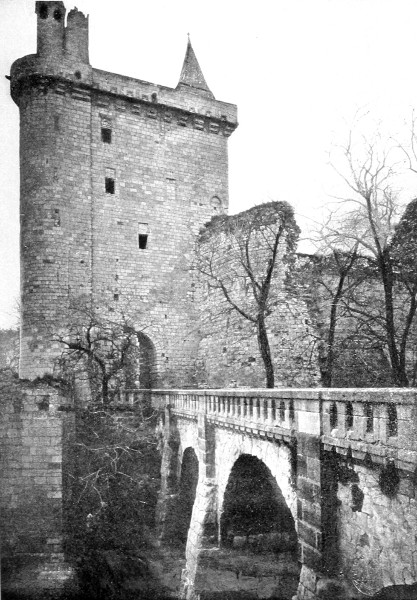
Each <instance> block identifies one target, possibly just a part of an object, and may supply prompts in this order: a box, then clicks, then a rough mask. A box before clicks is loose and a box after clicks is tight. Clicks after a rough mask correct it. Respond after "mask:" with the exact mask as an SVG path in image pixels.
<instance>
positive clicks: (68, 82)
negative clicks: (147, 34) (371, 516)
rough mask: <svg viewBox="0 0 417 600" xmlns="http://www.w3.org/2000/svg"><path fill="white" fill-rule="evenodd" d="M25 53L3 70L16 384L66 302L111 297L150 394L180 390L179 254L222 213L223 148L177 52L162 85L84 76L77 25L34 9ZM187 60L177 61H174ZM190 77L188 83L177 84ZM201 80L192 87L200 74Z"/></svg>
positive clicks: (186, 356)
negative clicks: (12, 162)
mask: <svg viewBox="0 0 417 600" xmlns="http://www.w3.org/2000/svg"><path fill="white" fill-rule="evenodd" d="M36 6H37V14H38V53H37V54H36V55H30V56H26V57H24V58H22V59H19V60H17V61H16V62H15V63H14V64H13V66H12V70H11V92H12V97H13V99H14V100H15V102H16V104H17V105H18V106H19V109H20V115H21V140H20V142H21V143H20V151H21V207H22V209H21V212H22V223H21V246H22V254H21V256H22V258H21V261H22V332H21V362H20V375H21V377H24V378H31V379H33V378H35V377H36V376H42V375H43V374H44V373H45V372H51V371H53V368H54V359H55V358H56V357H57V356H59V354H60V352H61V347H60V346H59V344H58V343H57V342H56V341H54V339H53V338H54V336H56V333H57V332H58V331H59V329H60V327H61V326H63V324H65V321H66V320H67V319H68V320H70V317H71V315H70V314H69V316H68V307H69V305H70V303H71V302H73V301H74V300H75V301H76V302H77V303H78V304H79V303H80V302H81V299H83V300H84V301H86V302H92V303H93V305H94V306H105V307H107V306H108V305H109V304H110V303H113V302H114V303H116V302H119V301H124V302H125V304H129V308H130V311H131V313H132V314H134V321H135V322H134V324H135V325H136V326H138V328H146V334H147V335H148V336H149V338H150V340H151V342H152V344H153V346H154V348H155V354H156V357H155V363H156V364H155V367H156V370H157V372H158V375H159V384H165V385H174V384H175V385H189V382H190V381H192V380H193V378H195V369H194V361H195V355H196V347H197V344H198V339H199V338H198V332H197V327H196V316H197V315H196V312H195V310H194V306H193V294H194V290H193V286H192V281H191V278H190V275H189V268H190V264H189V263H190V260H191V251H192V248H193V244H194V238H195V236H196V234H197V232H198V230H199V228H200V227H201V226H202V225H203V224H204V223H205V222H206V221H207V220H209V219H210V217H211V216H212V215H213V214H216V213H219V212H223V211H225V210H227V207H228V159H227V139H228V137H229V136H230V134H231V133H232V132H233V130H234V129H235V128H236V126H237V119H236V107H235V106H234V105H232V104H227V103H225V102H221V101H218V100H216V99H215V98H214V96H213V94H212V93H211V92H210V90H209V89H208V88H207V86H206V85H201V77H202V75H201V77H197V79H198V81H197V80H196V83H195V85H194V82H193V79H192V74H193V73H197V74H198V73H199V66H198V63H197V61H196V59H195V55H194V53H193V51H192V48H191V46H190V45H189V47H188V48H187V54H186V60H185V62H184V68H183V71H184V73H185V76H184V77H185V79H184V81H182V80H180V82H179V84H178V86H177V88H176V89H170V88H167V87H164V86H158V85H155V84H152V83H148V82H144V81H141V80H136V79H132V78H130V77H124V76H121V75H116V74H113V73H107V72H105V71H101V70H98V69H92V67H91V66H90V65H89V63H88V23H87V19H86V17H84V15H83V14H82V13H80V12H79V11H77V10H73V11H71V12H70V14H69V15H68V22H67V27H66V30H65V27H64V26H63V23H64V20H65V8H64V5H63V3H62V2H48V3H42V2H38V3H37V5H36ZM187 61H189V62H187ZM190 73H191V75H190ZM203 79H204V78H203Z"/></svg>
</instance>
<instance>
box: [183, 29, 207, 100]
mask: <svg viewBox="0 0 417 600" xmlns="http://www.w3.org/2000/svg"><path fill="white" fill-rule="evenodd" d="M178 85H187V86H189V87H192V88H197V89H198V90H203V91H205V92H209V94H211V95H213V94H212V92H211V90H210V88H209V86H208V85H207V83H206V80H205V79H204V75H203V72H202V70H201V67H200V65H199V64H198V60H197V57H196V55H195V52H194V50H193V47H192V45H191V41H190V38H189V37H188V44H187V51H186V53H185V58H184V64H183V65H182V71H181V75H180V80H179V82H178Z"/></svg>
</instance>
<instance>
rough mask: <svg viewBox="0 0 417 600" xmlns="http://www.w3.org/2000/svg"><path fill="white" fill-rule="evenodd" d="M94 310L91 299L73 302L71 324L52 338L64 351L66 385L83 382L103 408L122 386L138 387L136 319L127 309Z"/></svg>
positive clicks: (60, 364)
mask: <svg viewBox="0 0 417 600" xmlns="http://www.w3.org/2000/svg"><path fill="white" fill-rule="evenodd" d="M116 304H118V303H116V302H114V303H113V304H112V305H111V306H104V307H94V306H92V304H91V302H90V300H89V299H77V300H76V301H72V302H71V306H70V310H69V315H68V322H67V323H66V324H65V325H63V326H62V327H61V328H60V331H59V332H57V333H55V334H54V335H53V338H54V340H55V341H57V342H59V343H60V344H61V345H62V347H63V351H62V354H61V356H60V357H59V359H58V361H57V372H58V376H59V377H60V378H61V379H62V380H64V381H66V382H67V383H73V382H74V381H75V380H78V381H80V380H81V379H83V378H84V380H86V381H87V382H88V384H89V388H90V392H91V393H92V395H93V396H94V397H95V400H96V401H97V400H99V401H100V402H102V403H104V404H108V402H109V401H110V400H111V399H112V397H113V396H114V395H115V394H116V393H117V391H118V390H119V389H120V387H121V386H125V387H135V384H136V382H137V378H138V371H139V360H140V341H139V336H140V333H141V332H142V331H143V329H139V328H138V325H137V321H138V319H137V315H135V314H134V313H132V312H131V311H130V310H129V309H128V307H126V306H124V305H123V304H122V305H121V306H116Z"/></svg>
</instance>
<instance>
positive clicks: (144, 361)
mask: <svg viewBox="0 0 417 600" xmlns="http://www.w3.org/2000/svg"><path fill="white" fill-rule="evenodd" d="M138 342H139V387H140V388H141V389H145V390H151V389H152V388H154V387H155V386H156V383H157V368H156V352H155V346H154V345H153V343H152V342H151V340H150V339H149V337H148V336H147V335H145V334H144V333H139V334H138Z"/></svg>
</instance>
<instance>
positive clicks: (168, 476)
mask: <svg viewBox="0 0 417 600" xmlns="http://www.w3.org/2000/svg"><path fill="white" fill-rule="evenodd" d="M160 433H161V435H162V460H161V489H160V491H159V495H158V503H157V507H156V523H157V537H158V543H160V544H161V543H163V542H171V541H173V538H174V537H175V533H176V532H175V518H173V515H175V513H176V508H177V502H178V449H179V443H180V442H179V435H178V431H177V428H176V423H175V417H174V416H173V415H172V411H171V406H170V405H167V406H166V407H165V409H164V411H163V413H162V414H161V423H160Z"/></svg>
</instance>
